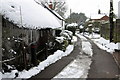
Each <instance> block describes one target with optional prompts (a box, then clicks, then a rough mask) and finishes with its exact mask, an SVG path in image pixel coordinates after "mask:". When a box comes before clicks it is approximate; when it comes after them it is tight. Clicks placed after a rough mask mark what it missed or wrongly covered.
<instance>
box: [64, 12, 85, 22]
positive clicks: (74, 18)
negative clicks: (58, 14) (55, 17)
mask: <svg viewBox="0 0 120 80" xmlns="http://www.w3.org/2000/svg"><path fill="white" fill-rule="evenodd" d="M86 19H87V17H86V16H85V14H84V13H72V14H71V15H70V16H69V17H68V18H67V19H66V22H67V23H78V24H81V23H84V22H85V21H86Z"/></svg>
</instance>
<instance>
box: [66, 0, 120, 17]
mask: <svg viewBox="0 0 120 80" xmlns="http://www.w3.org/2000/svg"><path fill="white" fill-rule="evenodd" d="M119 1H120V0H113V7H114V12H115V14H118V2H119ZM67 4H68V8H69V10H68V12H67V14H68V15H69V13H70V9H72V12H76V13H80V12H82V13H85V14H86V16H87V17H90V15H93V14H95V13H97V12H98V9H100V10H101V13H107V14H108V13H109V9H110V8H109V5H110V0H67Z"/></svg>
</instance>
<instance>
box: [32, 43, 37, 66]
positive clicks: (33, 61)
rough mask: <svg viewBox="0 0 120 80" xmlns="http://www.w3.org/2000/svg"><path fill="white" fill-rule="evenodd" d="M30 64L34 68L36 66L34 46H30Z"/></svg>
mask: <svg viewBox="0 0 120 80" xmlns="http://www.w3.org/2000/svg"><path fill="white" fill-rule="evenodd" d="M31 62H32V64H33V65H34V66H36V65H37V55H36V44H35V43H32V44H31Z"/></svg>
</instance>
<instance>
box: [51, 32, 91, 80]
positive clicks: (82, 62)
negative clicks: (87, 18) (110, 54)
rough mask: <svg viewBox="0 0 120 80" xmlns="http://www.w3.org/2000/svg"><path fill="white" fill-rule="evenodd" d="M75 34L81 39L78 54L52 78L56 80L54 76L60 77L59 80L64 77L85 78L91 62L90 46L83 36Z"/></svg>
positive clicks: (64, 78) (63, 79)
mask: <svg viewBox="0 0 120 80" xmlns="http://www.w3.org/2000/svg"><path fill="white" fill-rule="evenodd" d="M76 35H77V36H78V37H79V38H80V39H81V42H80V43H81V45H79V47H80V48H81V50H80V52H79V53H78V56H77V57H76V59H75V60H73V61H72V62H71V63H70V64H69V65H68V66H66V67H65V68H64V69H63V70H62V71H61V72H60V73H59V74H58V75H56V76H55V77H54V78H53V79H52V80H56V78H57V79H58V78H62V79H60V80H66V78H87V75H88V70H89V69H90V65H91V63H92V61H91V57H92V55H93V52H92V46H91V44H90V43H89V41H88V40H87V39H86V38H85V37H83V36H81V35H79V34H76Z"/></svg>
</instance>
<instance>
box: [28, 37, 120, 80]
mask: <svg viewBox="0 0 120 80" xmlns="http://www.w3.org/2000/svg"><path fill="white" fill-rule="evenodd" d="M87 39H88V38H87ZM88 41H89V42H90V43H91V44H92V48H93V57H92V61H93V62H92V64H91V66H90V70H89V73H88V78H87V80H99V79H100V80H119V79H120V78H119V77H120V68H119V67H118V65H117V64H116V62H115V60H114V57H113V55H111V54H110V53H108V52H106V51H104V50H101V49H100V48H99V47H98V46H97V45H96V44H95V43H94V42H93V41H91V40H90V39H88ZM81 51H82V50H81V40H80V39H79V38H78V41H77V42H76V43H75V47H74V50H73V52H72V53H71V54H70V55H68V56H66V57H63V58H62V59H60V60H58V61H57V62H56V63H54V64H51V65H50V66H48V67H47V68H45V70H43V71H41V72H40V73H39V74H37V75H35V76H33V77H31V78H30V79H28V80H51V79H52V78H53V77H55V76H56V75H57V74H58V73H60V72H61V71H62V70H63V69H64V68H65V67H66V66H67V65H68V64H69V63H70V62H71V61H73V60H74V59H76V57H77V56H78V54H79V53H80V52H81ZM64 80H69V79H64ZM70 80H76V79H70ZM77 80H81V79H77ZM83 80H84V79H83Z"/></svg>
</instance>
